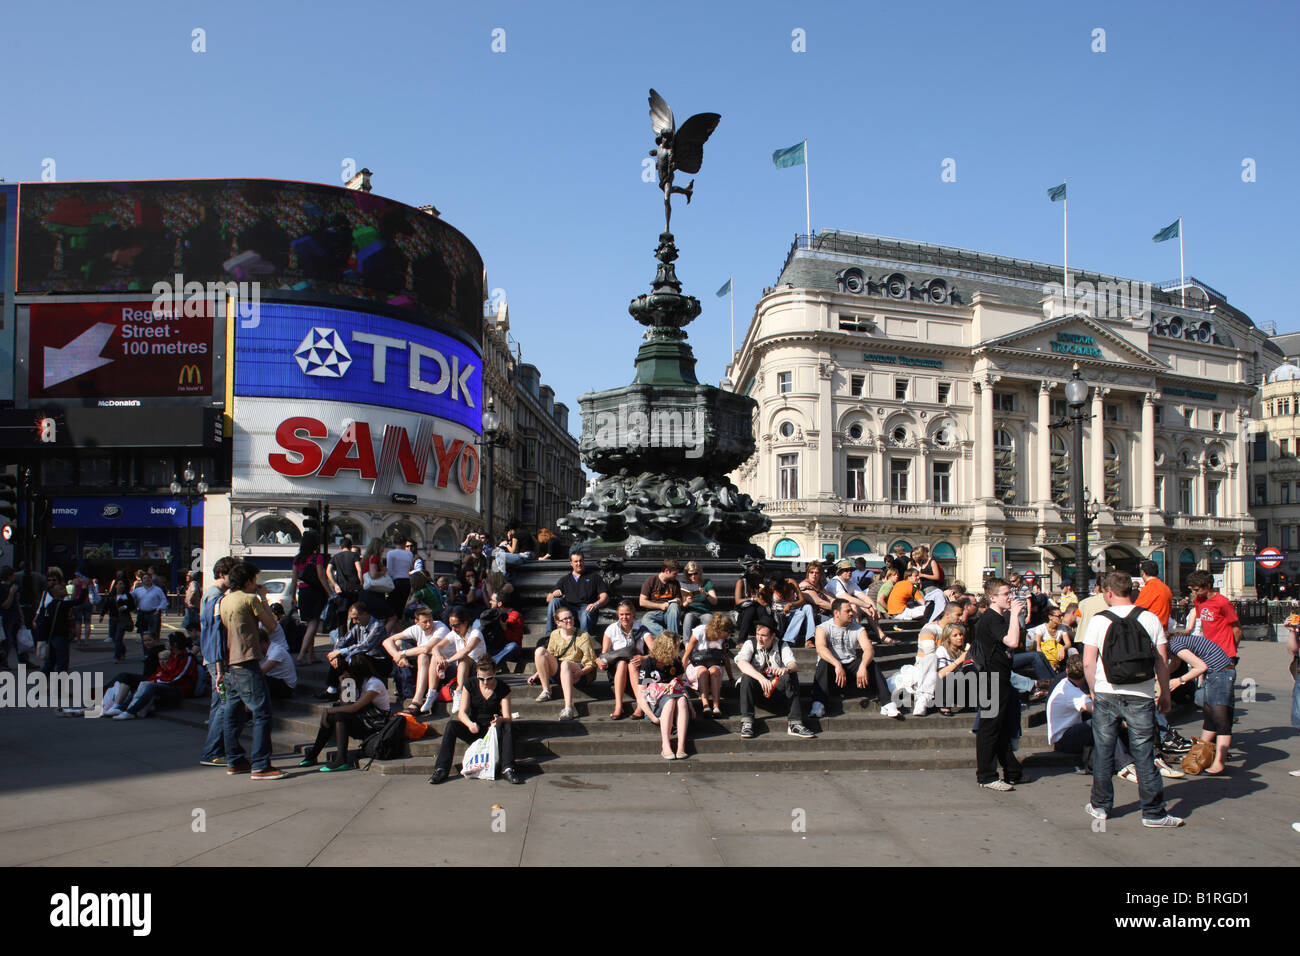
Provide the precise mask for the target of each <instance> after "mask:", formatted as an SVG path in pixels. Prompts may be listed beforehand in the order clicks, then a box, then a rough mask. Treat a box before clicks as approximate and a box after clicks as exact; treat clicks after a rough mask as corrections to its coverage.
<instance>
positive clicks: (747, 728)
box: [736, 621, 817, 740]
mask: <svg viewBox="0 0 1300 956" xmlns="http://www.w3.org/2000/svg"><path fill="white" fill-rule="evenodd" d="M736 666H737V667H738V668H739V669H740V736H741V737H743V738H745V739H746V740H748V739H749V738H750V737H753V736H754V704H755V703H756V702H761V703H762V704H763V708H764V709H765V710H773V711H775V712H776V713H780V712H781V711H783V710H784V711H785V712H786V733H788V734H789V735H790V736H791V737H816V736H817V735H816V734H814V733H813V732H812V731H811V730H809V729H808V728H807V727H805V726H804V725H803V705H802V704H801V703H800V701H799V673H798V671H799V665H798V664H797V663H796V662H795V659H794V651H792V650H791V649H790V647H789V645H787V644H781V645H780V646H779V647H778V642H777V640H776V635H775V634H774V633H773V631H772V626H771V624H770V623H769V622H767V621H760V622H759V624H758V626H757V627H755V628H754V637H753V638H752V639H751V640H748V641H746V642H745V643H744V644H743V645H741V648H740V652H739V653H738V654H737V655H736Z"/></svg>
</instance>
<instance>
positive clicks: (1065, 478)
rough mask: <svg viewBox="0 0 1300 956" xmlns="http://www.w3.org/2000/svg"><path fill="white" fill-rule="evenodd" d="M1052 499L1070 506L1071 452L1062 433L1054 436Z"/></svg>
mask: <svg viewBox="0 0 1300 956" xmlns="http://www.w3.org/2000/svg"><path fill="white" fill-rule="evenodd" d="M1052 501H1054V502H1055V503H1056V504H1057V505H1058V506H1059V507H1062V508H1068V507H1070V454H1069V452H1068V451H1067V450H1066V445H1065V439H1064V438H1062V437H1061V436H1060V435H1053V436H1052Z"/></svg>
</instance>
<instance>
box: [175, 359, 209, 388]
mask: <svg viewBox="0 0 1300 956" xmlns="http://www.w3.org/2000/svg"><path fill="white" fill-rule="evenodd" d="M176 384H177V385H202V384H203V373H202V372H200V371H199V367H198V366H197V365H195V364H193V363H190V364H189V365H184V366H182V367H181V373H180V375H177V376H176Z"/></svg>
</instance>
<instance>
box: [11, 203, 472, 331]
mask: <svg viewBox="0 0 1300 956" xmlns="http://www.w3.org/2000/svg"><path fill="white" fill-rule="evenodd" d="M17 269H18V274H17V291H18V292H20V293H26V294H42V293H47V292H148V291H151V290H152V289H153V286H154V283H156V282H158V281H160V280H161V281H167V282H172V281H174V277H176V276H182V277H183V279H184V282H186V283H191V282H199V283H204V284H206V283H208V282H231V281H235V282H257V283H259V285H260V288H261V292H262V295H263V297H266V296H268V295H270V294H273V293H275V292H277V291H282V292H298V293H316V294H318V295H331V296H347V297H351V298H359V299H368V300H371V301H373V302H379V303H383V304H385V305H387V306H389V307H391V308H397V309H405V310H410V311H412V312H415V313H420V314H423V315H427V316H429V317H431V318H433V319H437V320H439V321H442V322H445V323H447V324H449V325H451V326H453V327H455V328H457V329H460V330H461V331H463V332H465V333H466V334H467V335H468V336H470V338H471V339H472V340H473V341H475V342H479V341H481V340H482V327H483V261H482V259H481V258H480V256H479V254H478V251H477V250H476V249H475V248H474V246H473V244H472V243H470V241H469V240H468V239H466V238H465V236H463V235H462V234H461V233H460V232H458V231H457V230H456V229H454V228H453V227H451V226H449V225H448V224H447V223H445V222H443V221H442V220H441V219H438V218H437V217H435V216H431V215H429V214H427V213H424V212H421V211H420V210H418V209H415V208H414V207H411V206H407V205H405V204H403V203H399V202H394V201H393V200H391V199H385V198H383V197H382V196H377V195H375V194H374V193H366V192H361V191H358V190H351V189H342V188H339V187H335V186H323V185H318V184H314V183H298V182H282V181H277V180H264V179H219V180H165V181H153V182H116V183H26V184H23V185H22V187H21V189H20V192H19V229H18V263H17Z"/></svg>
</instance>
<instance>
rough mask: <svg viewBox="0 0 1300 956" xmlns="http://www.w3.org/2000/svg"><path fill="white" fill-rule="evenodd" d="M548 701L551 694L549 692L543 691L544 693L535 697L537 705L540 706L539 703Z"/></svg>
mask: <svg viewBox="0 0 1300 956" xmlns="http://www.w3.org/2000/svg"><path fill="white" fill-rule="evenodd" d="M550 699H551V692H550V691H549V690H544V691H542V692H541V693H540V694H538V695H537V702H538V703H539V704H540V703H545V702H546V701H548V700H550Z"/></svg>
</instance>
